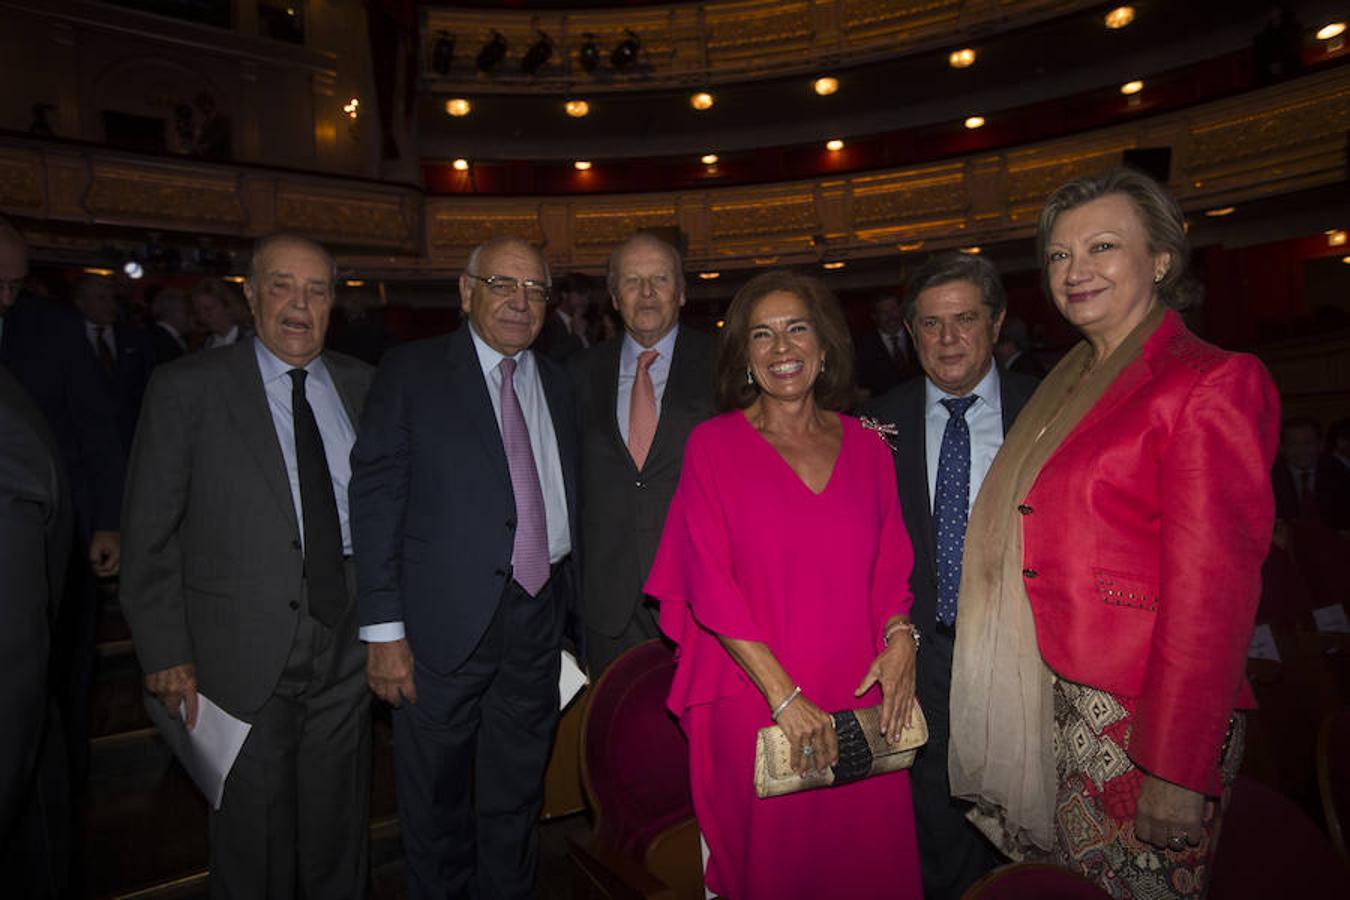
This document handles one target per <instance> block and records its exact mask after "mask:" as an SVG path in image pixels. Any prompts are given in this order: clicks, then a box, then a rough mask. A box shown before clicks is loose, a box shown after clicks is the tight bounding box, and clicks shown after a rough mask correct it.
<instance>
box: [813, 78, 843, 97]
mask: <svg viewBox="0 0 1350 900" xmlns="http://www.w3.org/2000/svg"><path fill="white" fill-rule="evenodd" d="M812 87H814V88H815V89H816V93H817V94H819V95H820V96H822V97H828V96H830V95H831V94H833V93H834V92H835V91H837V90H839V79H838V78H833V77H831V76H829V75H826V76H824V77H822V78H817V79H816V80H815V82H814V83H813V84H812Z"/></svg>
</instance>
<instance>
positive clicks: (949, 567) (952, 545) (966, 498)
mask: <svg viewBox="0 0 1350 900" xmlns="http://www.w3.org/2000/svg"><path fill="white" fill-rule="evenodd" d="M978 399H980V398H979V397H977V396H975V395H974V394H971V395H970V396H968V397H955V398H951V399H948V400H943V401H942V405H943V406H945V407H947V413H948V416H949V418H948V419H947V427H946V428H945V429H944V430H943V432H942V451H941V452H940V453H939V454H938V470H937V491H936V493H935V495H934V497H933V527H934V528H935V529H937V576H938V602H937V617H938V621H940V622H941V623H942V624H943V625H951V624H952V623H953V622H955V621H956V594H957V592H958V591H959V590H960V589H961V551H962V549H963V548H964V546H965V541H966V514H967V512H968V511H969V509H970V426H968V425H966V410H968V409H970V406H971V404H972V403H974V402H975V401H976V400H978Z"/></svg>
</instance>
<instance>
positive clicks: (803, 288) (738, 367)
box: [717, 269, 857, 412]
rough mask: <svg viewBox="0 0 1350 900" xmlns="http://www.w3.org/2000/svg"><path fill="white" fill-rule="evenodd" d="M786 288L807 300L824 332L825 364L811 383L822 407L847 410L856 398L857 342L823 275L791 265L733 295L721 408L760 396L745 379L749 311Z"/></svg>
mask: <svg viewBox="0 0 1350 900" xmlns="http://www.w3.org/2000/svg"><path fill="white" fill-rule="evenodd" d="M778 291H783V292H785V293H788V294H791V295H792V296H794V297H797V298H799V299H800V300H801V301H802V302H803V303H805V304H806V309H807V311H808V312H809V313H810V316H811V323H812V324H813V325H814V326H815V328H816V334H818V335H819V336H820V345H821V349H822V350H823V351H824V358H825V362H826V363H827V365H825V366H824V367H822V369H821V371H820V374H819V375H818V376H817V377H816V383H815V385H814V387H813V391H814V393H815V398H816V403H817V405H819V406H820V407H821V408H822V409H827V410H840V409H848V408H849V407H851V406H852V405H853V403H854V402H855V400H856V399H857V389H856V388H854V386H853V341H852V339H851V338H850V337H849V333H848V323H847V322H846V321H845V320H844V312H843V310H842V309H840V307H839V301H838V300H837V299H835V296H834V294H832V293H830V289H829V288H827V287H825V285H824V283H823V282H821V281H820V280H819V279H816V278H812V277H810V276H809V275H799V274H798V273H796V272H792V271H790V270H788V269H774V270H773V271H770V272H764V273H762V274H760V275H756V276H755V277H754V278H751V279H750V280H749V281H747V282H746V283H745V286H744V287H742V288H741V289H740V290H739V291H737V292H736V296H735V297H733V298H732V300H731V306H730V307H729V308H728V309H727V312H726V316H725V324H724V325H723V326H722V333H721V339H720V341H719V344H718V350H717V409H718V410H719V411H720V412H726V411H727V410H731V409H745V408H746V407H748V406H749V405H750V404H752V403H754V402H755V399H756V398H757V397H759V385H758V384H755V383H752V382H750V381H748V380H747V379H746V373H747V372H748V371H749V369H750V351H749V346H750V314H751V313H752V312H754V309H755V306H756V304H758V303H759V301H760V300H762V299H764V298H765V297H766V296H768V295H769V294H773V293H776V292H778Z"/></svg>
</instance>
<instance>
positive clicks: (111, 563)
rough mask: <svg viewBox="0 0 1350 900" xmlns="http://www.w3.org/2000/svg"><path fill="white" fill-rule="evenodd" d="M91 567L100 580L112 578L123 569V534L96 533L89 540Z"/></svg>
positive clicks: (111, 532) (115, 532)
mask: <svg viewBox="0 0 1350 900" xmlns="http://www.w3.org/2000/svg"><path fill="white" fill-rule="evenodd" d="M89 565H90V566H92V567H93V569H94V574H95V575H97V576H98V577H99V578H111V577H113V576H114V575H116V574H117V572H118V570H119V569H120V568H121V567H122V533H121V532H120V531H95V532H94V536H93V537H91V538H90V539H89Z"/></svg>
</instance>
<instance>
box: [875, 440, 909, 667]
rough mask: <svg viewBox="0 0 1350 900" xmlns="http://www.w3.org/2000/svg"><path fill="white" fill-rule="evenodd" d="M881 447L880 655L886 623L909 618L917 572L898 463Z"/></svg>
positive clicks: (877, 611)
mask: <svg viewBox="0 0 1350 900" xmlns="http://www.w3.org/2000/svg"><path fill="white" fill-rule="evenodd" d="M863 440H866V441H871V440H873V436H872V435H870V434H865V435H863ZM877 443H878V444H879V445H880V446H879V447H878V448H877V449H876V451H875V455H876V456H877V457H879V461H878V462H877V464H876V465H875V470H876V472H877V477H876V491H877V495H878V497H879V498H880V501H879V502H880V507H881V535H880V539H879V541H878V544H877V558H876V560H875V562H874V563H873V565H872V597H871V619H872V634H873V635H874V636H875V639H876V646H877V651H878V652H880V651H881V649H882V648H883V647H884V643H883V641H882V637H883V632H882V629H883V628H884V627H885V625H886V620H887V619H889V618H891V617H892V616H898V615H909V610H910V607H911V606H913V605H914V595H913V594H912V593H911V592H910V589H909V576H910V571H911V570H912V569H913V568H914V548H913V545H912V544H910V542H909V533H908V532H907V531H906V530H905V520H904V517H903V515H902V513H901V511H900V494H899V492H898V491H897V490H896V482H895V463H894V461H893V460H892V459H891V454H890V452H889V451H888V450H887V449H886V446H885V444H883V443H881V442H880V441H877Z"/></svg>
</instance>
